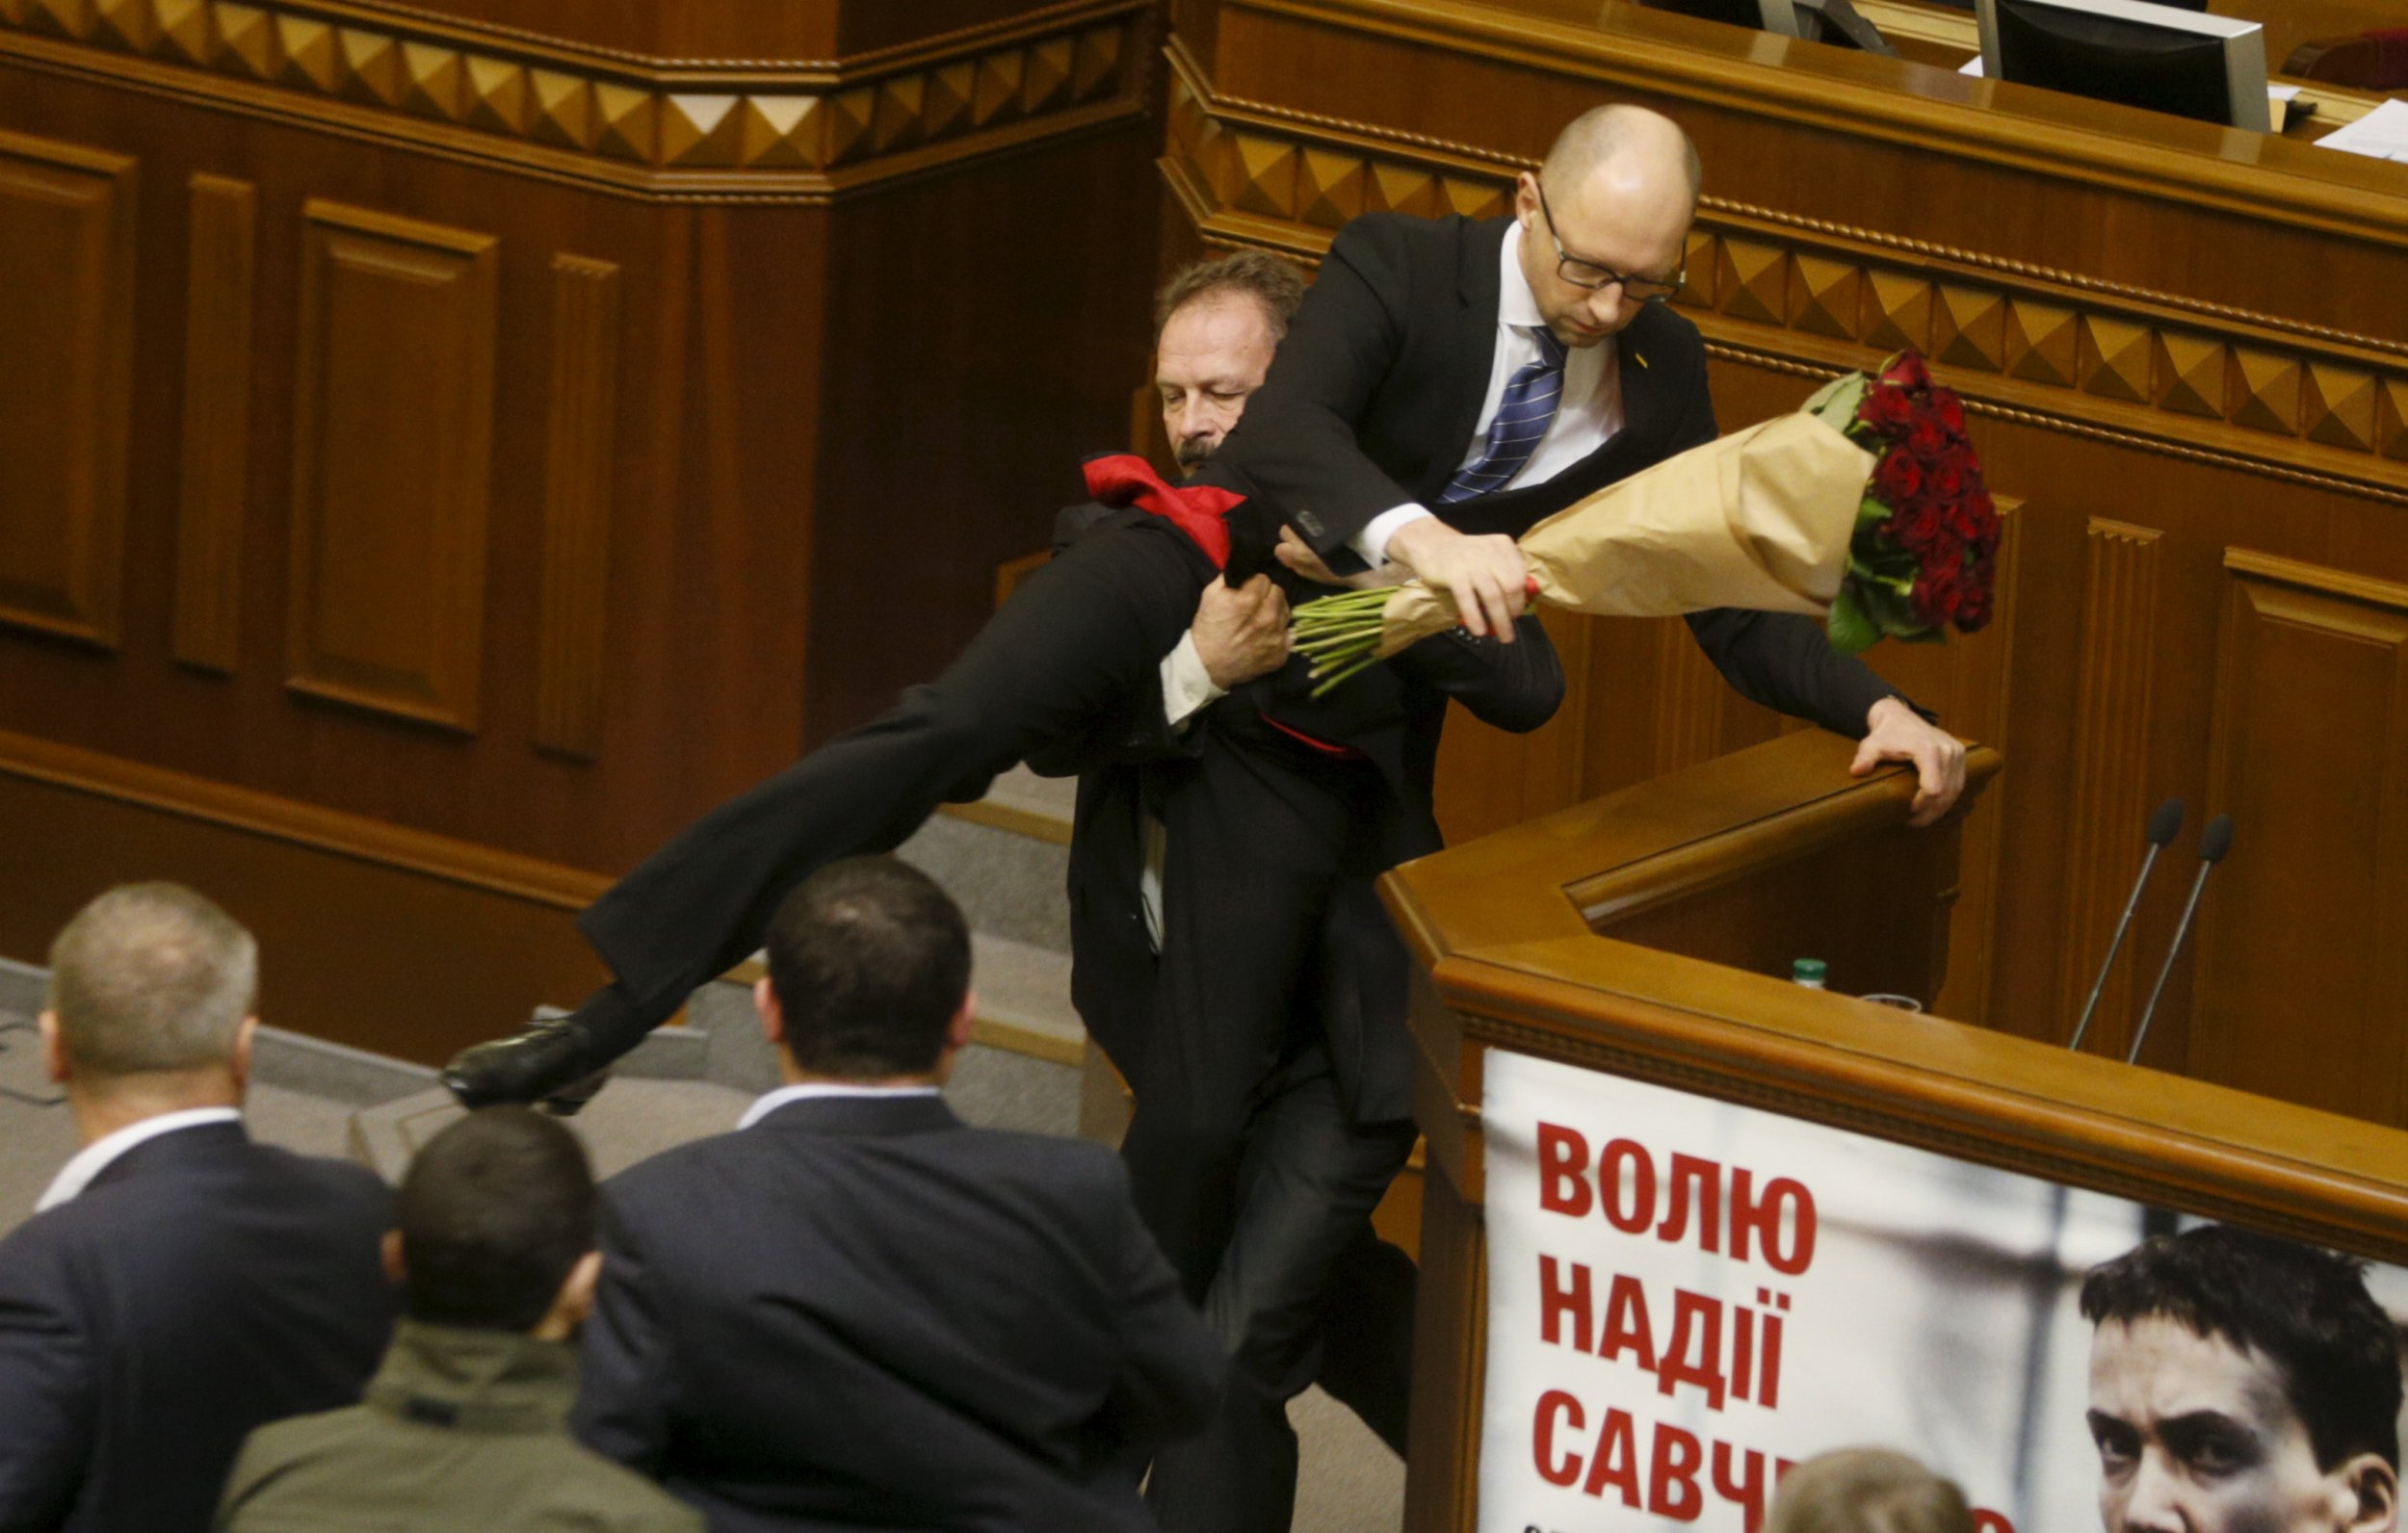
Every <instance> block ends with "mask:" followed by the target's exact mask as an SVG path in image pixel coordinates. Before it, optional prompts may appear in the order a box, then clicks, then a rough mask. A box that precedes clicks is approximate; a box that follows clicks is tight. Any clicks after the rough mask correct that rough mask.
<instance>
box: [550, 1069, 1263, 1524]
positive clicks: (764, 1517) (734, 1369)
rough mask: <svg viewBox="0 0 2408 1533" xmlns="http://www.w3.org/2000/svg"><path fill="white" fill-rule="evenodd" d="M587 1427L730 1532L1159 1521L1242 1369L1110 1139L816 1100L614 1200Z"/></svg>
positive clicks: (922, 1108)
mask: <svg viewBox="0 0 2408 1533" xmlns="http://www.w3.org/2000/svg"><path fill="white" fill-rule="evenodd" d="M604 1212H605V1218H604V1235H603V1253H604V1267H603V1280H602V1289H601V1295H600V1299H599V1302H598V1303H597V1305H596V1308H595V1312H594V1315H593V1318H592V1319H591V1320H590V1321H589V1323H588V1326H587V1329H586V1339H585V1379H584V1385H583V1389H582V1390H581V1393H580V1396H579V1403H578V1410H577V1415H576V1418H575V1421H576V1426H577V1429H578V1433H579V1435H580V1436H581V1437H583V1438H584V1439H585V1441H586V1442H588V1443H589V1445H591V1446H593V1447H595V1448H597V1449H599V1450H601V1451H602V1452H604V1453H607V1454H609V1455H611V1456H612V1457H613V1458H615V1459H618V1460H620V1461H621V1462H623V1463H626V1464H629V1465H632V1466H634V1467H636V1468H640V1469H642V1470H645V1471H646V1472H649V1473H653V1474H656V1475H658V1476H659V1477H660V1478H661V1479H662V1480H663V1481H664V1482H665V1483H666V1484H667V1486H668V1488H669V1489H670V1490H671V1491H673V1492H675V1493H676V1494H679V1495H681V1496H683V1497H685V1498H686V1499H687V1500H689V1501H691V1502H693V1503H694V1505H696V1506H699V1507H700V1508H702V1509H703V1511H704V1512H705V1513H706V1514H707V1515H708V1516H709V1517H710V1519H711V1525H712V1526H713V1527H714V1528H716V1529H720V1530H721V1533H725V1530H728V1529H768V1528H823V1529H838V1528H845V1529H850V1528H868V1527H894V1528H914V1529H956V1528H958V1529H1021V1530H1027V1533H1076V1530H1080V1529H1128V1530H1133V1533H1134V1530H1138V1529H1142V1528H1146V1527H1148V1526H1150V1523H1149V1522H1148V1520H1147V1519H1146V1516H1145V1513H1144V1510H1143V1507H1142V1506H1141V1504H1140V1503H1139V1500H1138V1495H1137V1489H1136V1477H1135V1476H1136V1469H1135V1466H1137V1465H1141V1464H1142V1463H1143V1462H1144V1461H1145V1459H1146V1457H1148V1456H1149V1454H1150V1452H1151V1450H1152V1448H1153V1446H1154V1445H1155V1444H1156V1443H1158V1442H1161V1441H1163V1440H1164V1439H1165V1438H1166V1437H1169V1436H1172V1435H1175V1434H1177V1433H1180V1432H1184V1431H1188V1430H1192V1429H1193V1428H1194V1427H1195V1426H1197V1425H1200V1424H1201V1423H1202V1422H1203V1421H1204V1420H1205V1419H1206V1418H1207V1416H1208V1415H1209V1413H1210V1412H1211V1410H1212V1409H1213V1407H1214V1405H1215V1404H1216V1403H1217V1396H1218V1392H1219V1389H1220V1381H1221V1376H1222V1373H1223V1370H1224V1368H1225V1366H1226V1364H1225V1362H1224V1360H1223V1357H1222V1355H1221V1351H1220V1348H1219V1346H1218V1344H1217V1342H1216V1341H1215V1340H1214V1338H1213V1337H1212V1335H1211V1334H1210V1333H1209V1332H1208V1331H1206V1329H1205V1328H1204V1325H1203V1322H1202V1321H1201V1320H1199V1319H1198V1318H1197V1317H1196V1315H1195V1313H1194V1312H1193V1311H1191V1310H1190V1309H1189V1308H1188V1306H1187V1304H1186V1303H1185V1301H1183V1300H1182V1299H1181V1298H1180V1297H1179V1292H1178V1286H1177V1283H1176V1281H1175V1280H1174V1279H1173V1277H1172V1276H1171V1272H1170V1269H1169V1267H1168V1266H1167V1265H1166V1264H1165V1261H1164V1260H1163V1257H1162V1253H1161V1252H1160V1251H1159V1250H1158V1249H1156V1247H1155V1245H1154V1242H1153V1239H1152V1237H1151V1236H1149V1235H1148V1234H1146V1232H1145V1230H1144V1228H1143V1227H1142V1226H1141V1225H1139V1222H1138V1219H1137V1214H1136V1212H1135V1210H1134V1209H1133V1208H1131V1207H1130V1203H1129V1193H1128V1182H1127V1178H1126V1176H1125V1174H1124V1173H1123V1172H1122V1170H1121V1168H1120V1163H1119V1161H1118V1160H1117V1159H1116V1158H1114V1157H1113V1156H1112V1153H1111V1152H1110V1151H1108V1150H1106V1149H1104V1148H1103V1147H1102V1146H1101V1145H1094V1144H1088V1143H1086V1142H1084V1141H1080V1140H1072V1139H1053V1138H1044V1137H1039V1136H1036V1135H1033V1134H1018V1133H1005V1132H1000V1131H996V1130H983V1129H970V1128H965V1127H964V1126H963V1125H962V1124H961V1122H960V1121H959V1120H958V1119H956V1118H955V1116H954V1115H953V1113H952V1112H951V1111H950V1110H949V1109H948V1108H947V1107H946V1106H945V1104H944V1103H943V1102H942V1101H940V1100H937V1099H935V1098H900V1099H899V1098H884V1099H880V1098H827V1099H818V1100H808V1101H803V1102H797V1103H791V1104H787V1105H786V1106H784V1107H781V1108H779V1109H778V1110H776V1111H774V1112H772V1113H771V1114H770V1115H769V1116H768V1117H766V1118H764V1119H763V1120H762V1121H761V1122H759V1123H757V1124H755V1125H754V1126H753V1127H751V1128H749V1129H746V1130H741V1131H739V1132H736V1133H731V1134H723V1135H720V1137H717V1138H713V1139H705V1140H701V1141H699V1142H697V1143H694V1144H690V1145H686V1146H683V1147H681V1148H679V1149H676V1150H672V1151H670V1152H668V1153H667V1154H666V1155H663V1156H656V1157H655V1158H653V1159H651V1160H649V1161H646V1162H644V1163H643V1164H641V1165H640V1166H637V1167H635V1168H634V1169H633V1170H630V1171H627V1172H625V1173H623V1174H621V1175H620V1176H617V1177H615V1178H613V1179H612V1180H611V1181H610V1182H608V1183H607V1184H606V1186H605V1189H604Z"/></svg>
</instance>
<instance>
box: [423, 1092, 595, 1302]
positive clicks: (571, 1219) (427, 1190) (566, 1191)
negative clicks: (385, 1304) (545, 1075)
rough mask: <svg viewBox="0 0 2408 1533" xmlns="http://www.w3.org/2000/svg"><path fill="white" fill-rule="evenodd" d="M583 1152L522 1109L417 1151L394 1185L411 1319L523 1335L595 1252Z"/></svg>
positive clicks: (455, 1130) (461, 1128)
mask: <svg viewBox="0 0 2408 1533" xmlns="http://www.w3.org/2000/svg"><path fill="white" fill-rule="evenodd" d="M594 1202H595V1199H594V1190H593V1168H592V1167H591V1166H590V1165H589V1163H588V1162H587V1160H586V1150H585V1146H583V1145H581V1144H579V1143H578V1142H577V1136H576V1135H575V1134H573V1133H570V1132H569V1131H568V1130H566V1129H565V1128H563V1127H562V1126H561V1124H560V1123H558V1122H557V1121H556V1120H554V1119H552V1118H549V1117H546V1116H545V1115H544V1114H542V1113H540V1112H537V1111H535V1110H533V1109H532V1108H528V1107H486V1108H484V1109H482V1110H480V1111H477V1112H472V1113H470V1114H469V1115H468V1116H467V1117H465V1118H462V1119H461V1120H460V1121H459V1122H458V1123H455V1124H453V1125H452V1126H451V1127H449V1128H447V1129H445V1130H443V1131H442V1132H441V1133H438V1134H436V1135H435V1136H434V1137H433V1138H432V1139H430V1140H428V1141H427V1145H426V1148H424V1149H422V1150H420V1151H419V1152H418V1156H417V1158H416V1159H414V1160H412V1161H411V1162H410V1166H409V1174H408V1176H406V1177H405V1178H404V1179H403V1180H402V1194H401V1201H400V1216H401V1226H402V1262H403V1265H404V1266H405V1267H406V1269H407V1275H406V1281H405V1287H406V1292H407V1296H408V1311H409V1315H410V1318H412V1319H414V1320H424V1321H428V1322H430V1323H432V1324H434V1325H455V1326H465V1327H469V1328H472V1329H475V1330H480V1331H513V1332H524V1331H532V1330H534V1329H535V1327H536V1325H537V1322H538V1321H540V1320H542V1318H543V1317H544V1315H545V1313H546V1312H549V1311H550V1310H551V1308H552V1303H553V1300H554V1299H555V1298H557V1297H558V1296H559V1293H560V1290H561V1285H562V1284H563V1283H564V1282H566V1281H567V1279H568V1274H569V1271H570V1269H572V1268H573V1267H575V1266H576V1265H577V1262H578V1260H580V1259H581V1258H583V1257H584V1256H585V1255H586V1253H587V1252H589V1251H591V1250H592V1249H593V1221H594Z"/></svg>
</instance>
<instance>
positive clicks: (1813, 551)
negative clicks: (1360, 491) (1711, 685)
mask: <svg viewBox="0 0 2408 1533" xmlns="http://www.w3.org/2000/svg"><path fill="white" fill-rule="evenodd" d="M1520 542H1521V547H1522V557H1523V559H1524V561H1525V562H1526V563H1527V564H1528V565H1529V568H1530V573H1531V597H1532V598H1533V599H1534V600H1536V601H1538V602H1540V603H1542V604H1544V605H1546V606H1550V607H1560V608H1564V609H1566V610H1567V611H1576V612H1589V613H1594V614H1596V615H1598V616H1601V617H1671V616H1675V615H1677V614H1679V613H1683V612H1694V611H1704V610H1705V609H1707V608H1713V607H1736V608H1752V609H1756V610H1759V611H1775V612H1799V613H1805V614H1808V615H1812V616H1815V617H1820V618H1823V619H1825V621H1826V624H1827V628H1828V631H1829V633H1830V636H1831V642H1832V645H1833V647H1835V648H1837V649H1839V650H1841V651H1843V652H1845V653H1850V654H1852V653H1854V652H1855V651H1857V650H1861V649H1865V648H1867V647H1869V646H1871V644H1873V643H1874V642H1876V641H1878V640H1879V639H1880V638H1881V637H1883V636H1885V635H1889V636H1894V637H1899V638H1910V639H1937V638H1938V637H1940V631H1941V630H1942V629H1943V628H1945V627H1946V625H1948V624H1950V623H1951V622H1952V623H1954V624H1955V625H1956V626H1957V627H1958V628H1960V629H1965V630H1969V631H1970V630H1972V629H1976V628H1979V627H1980V626H1981V625H1982V624H1983V623H1985V622H1987V621H1988V620H1989V617H1990V602H1991V593H1990V585H1991V567H1992V561H1993V559H1994V558H1995V556H1996V555H1997V553H1998V546H1999V519H1998V513H1997V512H1996V511H1995V510H1994V509H1992V507H1991V505H1990V496H1989V492H1988V491H1986V490H1985V489H1983V488H1982V483H1981V465H1980V464H1979V463H1978V462H1977V461H1976V459H1975V457H1974V452H1973V448H1972V446H1971V444H1969V443H1968V442H1967V441H1966V439H1965V410H1964V406H1963V405H1962V404H1961V403H1958V401H1957V398H1956V396H1955V395H1953V394H1951V393H1950V392H1949V391H1948V390H1947V389H1944V388H1938V387H1935V386H1934V385H1933V383H1932V381H1931V376H1930V374H1929V373H1928V372H1927V371H1925V369H1924V361H1923V358H1922V357H1920V356H1917V355H1916V354H1915V353H1914V352H1912V351H1901V352H1899V353H1898V355H1896V356H1893V357H1891V358H1890V359H1889V361H1888V362H1886V363H1884V364H1883V365H1882V368H1881V370H1880V372H1878V373H1875V374H1864V373H1851V374H1848V375H1847V376H1846V377H1842V378H1840V379H1838V380H1837V381H1835V382H1833V383H1831V384H1829V385H1827V386H1825V387H1824V388H1822V389H1820V390H1819V391H1818V392H1817V393H1816V394H1815V395H1814V397H1813V398H1811V399H1809V400H1808V401H1807V402H1806V404H1805V406H1804V407H1803V408H1802V409H1799V410H1797V411H1795V412H1793V413H1792V414H1788V415H1777V416H1774V417H1773V418H1772V419H1771V420H1769V421H1766V422H1763V423H1762V424H1760V425H1756V426H1751V427H1748V428H1746V429H1743V430H1739V431H1734V432H1732V433H1731V434H1730V435H1728V436H1725V437H1722V438H1719V439H1718V440H1715V441H1712V442H1707V443H1705V444H1703V445H1701V446H1698V447H1693V448H1691V449H1689V450H1688V452H1686V453H1682V454H1678V455H1675V456H1672V457H1669V458H1666V459H1665V460H1664V461H1662V462H1661V463H1659V464H1657V465H1656V466H1655V467H1653V468H1650V469H1647V470H1645V471H1643V472H1641V473H1638V474H1634V475H1632V476H1631V477H1630V478H1629V479H1626V480H1623V481H1621V482H1619V483H1616V484H1610V485H1608V486H1607V487H1606V488H1604V489H1602V490H1599V491H1597V492H1596V493H1595V494H1593V495H1589V496H1587V497H1585V498H1584V499H1582V500H1580V501H1576V502H1574V503H1573V504H1572V505H1570V506H1568V507H1564V508H1563V509H1562V510H1560V511H1557V513H1556V514H1555V515H1553V516H1550V517H1548V518H1547V519H1546V520H1545V521H1542V522H1540V523H1539V524H1538V525H1537V526H1535V527H1533V528H1531V530H1530V531H1529V532H1527V533H1523V534H1522V536H1521V539H1520ZM1454 621H1455V608H1454V603H1453V600H1452V599H1451V598H1449V597H1448V596H1447V595H1445V594H1444V593H1442V592H1439V591H1436V590H1433V589H1430V588H1429V587H1427V586H1425V585H1421V584H1419V583H1418V582H1408V583H1407V584H1405V585H1398V586H1386V587H1383V586H1379V585H1373V586H1371V587H1370V588H1368V589H1361V590H1354V591H1348V592H1346V593H1345V594H1343V595H1338V596H1329V597H1324V598H1322V600H1320V601H1315V602H1307V603H1305V604H1304V605H1302V606H1300V607H1298V608H1297V609H1296V613H1295V616H1294V618H1293V619H1292V621H1291V625H1290V633H1291V635H1292V636H1293V637H1294V640H1295V643H1296V649H1297V651H1298V652H1300V653H1302V654H1304V655H1306V656H1309V657H1310V658H1311V660H1312V662H1313V676H1314V679H1315V680H1316V681H1317V682H1319V683H1320V686H1319V687H1318V688H1317V689H1316V695H1318V694H1319V693H1320V692H1323V691H1327V690H1328V689H1330V688H1332V687H1335V686H1337V685H1338V684H1339V683H1341V682H1343V681H1345V680H1346V679H1347V678H1348V677H1349V676H1351V675H1353V674H1354V673H1355V672H1356V671H1358V670H1361V669H1362V668H1363V667H1364V666H1366V665H1369V664H1372V663H1374V662H1375V661H1377V660H1380V659H1382V658H1384V657H1386V656H1390V655H1394V654H1396V653H1397V652H1398V651H1400V650H1401V649H1403V648H1404V647H1405V646H1406V645H1407V644H1410V643H1412V642H1413V641H1415V640H1416V639H1419V638H1424V637H1427V636H1429V635H1431V634H1435V633H1438V632H1440V631H1441V630H1443V629H1446V628H1449V627H1452V626H1453V623H1454Z"/></svg>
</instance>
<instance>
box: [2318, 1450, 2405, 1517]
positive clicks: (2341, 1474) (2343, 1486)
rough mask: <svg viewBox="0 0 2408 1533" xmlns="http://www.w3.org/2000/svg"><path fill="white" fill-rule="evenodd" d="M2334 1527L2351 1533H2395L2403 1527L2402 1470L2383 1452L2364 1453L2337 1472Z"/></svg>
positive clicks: (2335, 1478)
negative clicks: (2389, 1461)
mask: <svg viewBox="0 0 2408 1533" xmlns="http://www.w3.org/2000/svg"><path fill="white" fill-rule="evenodd" d="M2333 1479H2334V1481H2335V1485H2334V1494H2335V1498H2336V1499H2337V1500H2338V1501H2339V1502H2340V1503H2341V1505H2340V1506H2339V1507H2337V1508H2336V1510H2338V1511H2339V1512H2340V1513H2341V1514H2342V1515H2341V1516H2340V1517H2339V1518H2337V1519H2335V1521H2334V1525H2335V1526H2337V1527H2343V1528H2347V1529H2348V1530H2349V1533H2394V1530H2395V1529H2396V1528H2397V1527H2398V1526H2399V1471H2398V1470H2397V1469H2395V1468H2392V1467H2391V1466H2390V1465H2389V1464H2387V1463H2385V1462H2384V1461H2383V1455H2381V1454H2380V1453H2361V1454H2358V1455H2357V1456H2356V1457H2354V1458H2352V1459H2350V1460H2349V1462H2347V1463H2346V1464H2343V1466H2342V1467H2341V1468H2339V1469H2337V1470H2335V1471H2334V1474H2333Z"/></svg>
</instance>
